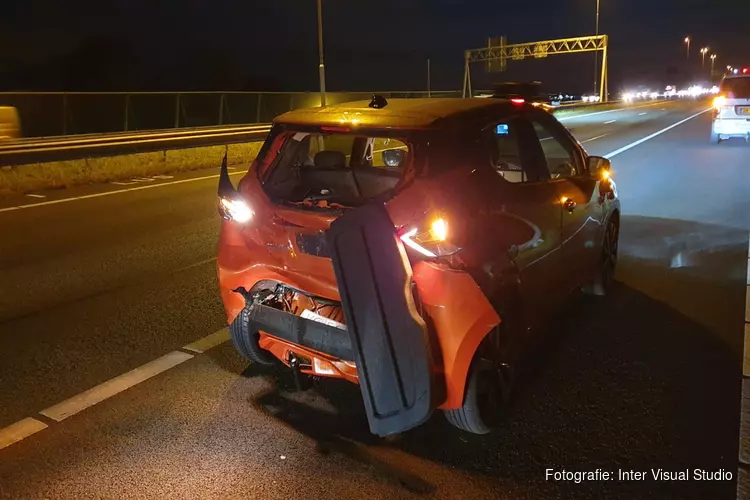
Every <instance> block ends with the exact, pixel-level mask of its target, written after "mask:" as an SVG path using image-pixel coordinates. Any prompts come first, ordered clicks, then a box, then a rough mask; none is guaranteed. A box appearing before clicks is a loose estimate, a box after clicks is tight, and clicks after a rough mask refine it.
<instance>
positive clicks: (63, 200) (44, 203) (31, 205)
mask: <svg viewBox="0 0 750 500" xmlns="http://www.w3.org/2000/svg"><path fill="white" fill-rule="evenodd" d="M245 172H246V171H245V170H242V171H240V172H229V175H239V174H244V173H245ZM218 178H219V175H218V174H217V175H206V176H203V177H193V178H190V179H181V180H179V181H171V182H160V183H159V184H149V185H146V186H138V187H132V188H128V189H117V190H115V191H105V192H103V193H94V194H85V195H83V196H74V197H72V198H61V199H59V200H50V201H42V202H39V203H29V204H28V205H16V206H14V207H5V208H0V212H12V211H14V210H23V209H25V208H35V207H44V206H47V205H57V204H58V203H68V202H71V201H77V200H87V199H89V198H101V197H102V196H111V195H113V194H120V193H127V192H130V191H142V190H144V189H154V188H160V187H164V186H173V185H175V184H185V183H188V182H196V181H205V180H206V179H218ZM112 184H114V183H112Z"/></svg>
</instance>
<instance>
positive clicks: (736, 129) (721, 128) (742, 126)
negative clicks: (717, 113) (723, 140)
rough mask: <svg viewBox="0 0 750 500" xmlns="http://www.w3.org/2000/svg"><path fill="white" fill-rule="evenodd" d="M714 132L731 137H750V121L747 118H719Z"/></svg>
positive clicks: (715, 122)
mask: <svg viewBox="0 0 750 500" xmlns="http://www.w3.org/2000/svg"><path fill="white" fill-rule="evenodd" d="M712 129H713V132H714V133H715V134H719V135H725V136H731V137H747V136H748V135H750V120H749V119H746V118H717V119H716V120H714V122H713V126H712Z"/></svg>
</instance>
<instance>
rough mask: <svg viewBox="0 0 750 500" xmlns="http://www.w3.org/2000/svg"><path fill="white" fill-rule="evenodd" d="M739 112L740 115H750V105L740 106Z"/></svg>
mask: <svg viewBox="0 0 750 500" xmlns="http://www.w3.org/2000/svg"><path fill="white" fill-rule="evenodd" d="M737 114H738V115H750V106H738V107H737Z"/></svg>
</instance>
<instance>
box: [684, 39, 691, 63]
mask: <svg viewBox="0 0 750 500" xmlns="http://www.w3.org/2000/svg"><path fill="white" fill-rule="evenodd" d="M685 45H687V60H688V61H690V37H689V36H686V37H685Z"/></svg>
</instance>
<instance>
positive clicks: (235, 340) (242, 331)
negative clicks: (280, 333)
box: [229, 308, 276, 365]
mask: <svg viewBox="0 0 750 500" xmlns="http://www.w3.org/2000/svg"><path fill="white" fill-rule="evenodd" d="M229 336H230V337H231V338H232V344H234V348H235V349H237V352H239V353H240V354H241V355H242V356H244V357H245V358H247V359H248V360H250V361H252V362H253V363H258V364H260V365H272V364H274V363H275V362H276V358H275V357H274V356H273V355H272V354H271V353H270V352H268V351H266V350H265V349H263V348H262V347H260V345H258V340H259V339H260V334H259V333H258V332H257V330H251V329H250V318H249V316H248V311H247V308H245V309H243V310H242V312H241V313H240V314H238V315H237V317H236V318H235V320H234V321H233V322H232V324H231V325H229Z"/></svg>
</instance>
